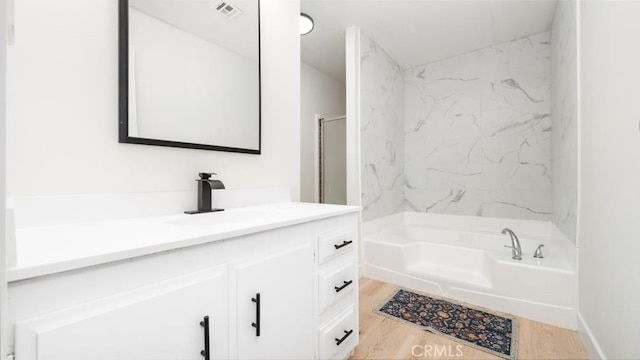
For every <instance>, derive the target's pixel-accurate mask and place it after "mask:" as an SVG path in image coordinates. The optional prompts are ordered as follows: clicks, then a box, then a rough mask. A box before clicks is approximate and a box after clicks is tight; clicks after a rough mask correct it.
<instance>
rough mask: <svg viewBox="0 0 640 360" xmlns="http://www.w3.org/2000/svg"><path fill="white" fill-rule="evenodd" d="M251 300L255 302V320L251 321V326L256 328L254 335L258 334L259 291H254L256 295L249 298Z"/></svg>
mask: <svg viewBox="0 0 640 360" xmlns="http://www.w3.org/2000/svg"><path fill="white" fill-rule="evenodd" d="M251 301H253V302H254V303H256V322H254V323H251V326H253V327H254V328H256V336H260V293H256V297H254V298H251Z"/></svg>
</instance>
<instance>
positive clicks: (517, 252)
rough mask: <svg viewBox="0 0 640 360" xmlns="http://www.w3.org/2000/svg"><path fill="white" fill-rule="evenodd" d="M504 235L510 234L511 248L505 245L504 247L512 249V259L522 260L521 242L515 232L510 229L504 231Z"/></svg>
mask: <svg viewBox="0 0 640 360" xmlns="http://www.w3.org/2000/svg"><path fill="white" fill-rule="evenodd" d="M502 233H503V234H509V236H510V237H511V246H509V245H505V246H504V247H507V248H511V258H512V259H513V260H522V248H521V247H520V240H518V236H517V235H516V233H514V232H513V230H511V229H509V228H504V229H502Z"/></svg>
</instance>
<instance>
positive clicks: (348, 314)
mask: <svg viewBox="0 0 640 360" xmlns="http://www.w3.org/2000/svg"><path fill="white" fill-rule="evenodd" d="M357 321H358V316H357V314H356V311H355V307H354V306H350V307H349V308H347V309H346V310H345V311H343V312H342V313H340V314H339V315H338V316H336V317H335V318H334V319H333V320H332V321H329V322H328V323H327V324H326V325H325V326H323V327H321V328H320V331H319V337H320V338H319V339H318V346H319V349H318V355H319V358H320V359H330V358H332V357H333V356H334V355H336V353H338V352H339V351H340V350H344V349H347V350H348V351H351V350H353V348H354V346H355V345H357V344H356V343H355V341H356V339H357V338H358V327H357ZM345 351H346V350H345Z"/></svg>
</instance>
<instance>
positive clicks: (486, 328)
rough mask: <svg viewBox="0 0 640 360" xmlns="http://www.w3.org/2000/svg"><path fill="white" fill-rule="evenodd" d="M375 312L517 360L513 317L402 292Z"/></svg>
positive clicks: (432, 297) (515, 321)
mask: <svg viewBox="0 0 640 360" xmlns="http://www.w3.org/2000/svg"><path fill="white" fill-rule="evenodd" d="M374 311H375V312H376V313H378V314H381V315H384V316H387V317H390V318H393V319H396V320H400V321H402V322H405V323H409V324H411V325H413V326H418V327H420V328H421V329H423V330H427V331H430V332H432V333H436V334H440V335H443V336H445V337H447V338H449V339H451V340H454V341H457V342H459V343H462V344H464V345H467V346H471V347H473V348H476V349H479V350H482V351H486V352H488V353H490V354H493V355H496V356H499V357H502V358H505V359H509V360H515V359H517V355H518V319H516V318H515V317H511V318H508V317H506V316H508V315H497V314H493V313H490V312H488V311H487V310H480V309H474V308H471V307H469V306H463V305H460V304H457V303H455V302H452V301H451V300H443V299H439V298H437V297H434V296H433V295H429V296H427V295H422V294H417V293H415V292H412V291H409V290H404V289H399V290H398V291H396V292H395V293H394V294H393V295H392V296H391V297H390V298H388V300H386V301H385V302H384V304H383V305H382V306H379V307H378V310H374Z"/></svg>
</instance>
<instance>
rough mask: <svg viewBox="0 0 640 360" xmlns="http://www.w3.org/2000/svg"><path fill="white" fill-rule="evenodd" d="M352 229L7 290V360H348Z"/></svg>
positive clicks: (352, 319) (262, 240)
mask: <svg viewBox="0 0 640 360" xmlns="http://www.w3.org/2000/svg"><path fill="white" fill-rule="evenodd" d="M357 221H358V215H357V212H356V211H350V212H347V213H342V214H339V215H335V216H331V215H330V216H323V217H321V218H315V219H313V220H310V221H303V222H297V223H296V222H293V223H284V224H283V225H282V226H278V227H272V228H267V229H264V228H260V229H258V230H256V231H254V232H249V233H246V234H243V235H241V236H235V237H229V238H224V239H218V240H216V241H210V242H206V241H205V242H202V243H200V244H195V245H191V246H185V247H181V248H176V249H173V250H170V251H164V252H158V253H154V254H148V255H145V256H137V257H132V258H129V259H124V260H120V261H114V262H108V263H103V264H99V265H93V266H89V267H78V268H77V269H73V270H69V271H64V272H58V273H53V274H48V275H43V276H37V277H33V278H28V279H20V280H17V281H12V282H10V283H9V306H10V308H11V311H10V313H9V315H10V316H9V323H10V324H11V325H13V330H14V331H13V334H12V336H10V342H11V344H12V345H13V350H14V352H15V360H63V359H64V360H80V359H82V360H85V359H91V360H151V359H153V360H164V359H166V360H169V359H172V360H174V359H180V360H205V359H328V358H345V357H346V356H348V354H349V353H350V352H351V351H352V350H353V349H354V348H355V346H356V345H357V343H358V324H357V323H358V321H357V320H358V317H357V314H358V311H357V309H358V305H357V300H358V297H357V293H358V292H357V271H356V263H357V257H356V254H357V252H356V251H355V247H356V246H357V238H358V226H357V224H358V223H357ZM334 243H335V244H334ZM345 243H346V245H345ZM336 246H337V247H336ZM347 283H348V285H346V286H345V284H347ZM341 287H342V288H341ZM338 288H341V289H340V290H337V289H338ZM205 316H206V317H207V319H208V337H206V332H205V331H206V330H207V329H206V327H205V326H203V325H205V320H204V319H205ZM201 323H202V324H201ZM349 331H350V333H349V335H348V336H346V337H345V335H347V332H349ZM342 338H344V340H342V341H339V340H340V339H342ZM207 341H208V343H209V347H208V348H209V357H208V358H206V357H205V355H202V354H201V352H203V354H204V351H205V348H206V345H205V344H206V342H207Z"/></svg>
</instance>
